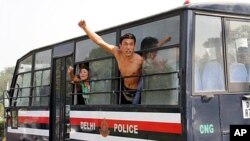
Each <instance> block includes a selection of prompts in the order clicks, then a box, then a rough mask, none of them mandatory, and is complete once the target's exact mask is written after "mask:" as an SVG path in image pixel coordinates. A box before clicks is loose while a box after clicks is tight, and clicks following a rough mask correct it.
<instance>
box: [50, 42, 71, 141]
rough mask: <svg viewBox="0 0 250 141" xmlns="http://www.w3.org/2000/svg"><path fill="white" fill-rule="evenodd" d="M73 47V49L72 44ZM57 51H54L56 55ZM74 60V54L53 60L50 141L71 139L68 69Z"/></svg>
mask: <svg viewBox="0 0 250 141" xmlns="http://www.w3.org/2000/svg"><path fill="white" fill-rule="evenodd" d="M71 47H72V48H73V45H72V44H71ZM62 48H63V47H62ZM58 50H61V51H62V50H63V51H65V48H63V49H60V47H59V49H58ZM56 51H57V50H54V53H55V52H56ZM58 52H59V53H61V52H60V51H58ZM72 58H73V57H72V54H71V55H68V56H63V57H61V56H59V57H57V56H56V57H54V58H53V73H52V75H53V76H52V97H51V102H50V104H51V105H50V106H51V113H50V116H51V119H50V120H51V122H50V123H51V124H50V125H51V127H50V137H51V138H50V140H53V141H64V140H66V139H67V138H69V132H68V131H67V129H68V128H69V127H68V125H69V124H68V123H69V109H70V107H69V105H70V103H71V101H70V100H71V98H70V92H71V89H72V88H71V87H72V85H71V84H70V83H69V77H68V76H67V68H68V67H69V66H72V65H73V61H72Z"/></svg>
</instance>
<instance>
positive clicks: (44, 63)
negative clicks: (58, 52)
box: [35, 49, 51, 70]
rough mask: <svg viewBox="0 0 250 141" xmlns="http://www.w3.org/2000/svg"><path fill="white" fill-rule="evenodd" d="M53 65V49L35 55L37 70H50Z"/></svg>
mask: <svg viewBox="0 0 250 141" xmlns="http://www.w3.org/2000/svg"><path fill="white" fill-rule="evenodd" d="M50 65H51V49H50V50H46V51H42V52H38V53H36V55H35V70H37V69H43V68H48V67H50Z"/></svg>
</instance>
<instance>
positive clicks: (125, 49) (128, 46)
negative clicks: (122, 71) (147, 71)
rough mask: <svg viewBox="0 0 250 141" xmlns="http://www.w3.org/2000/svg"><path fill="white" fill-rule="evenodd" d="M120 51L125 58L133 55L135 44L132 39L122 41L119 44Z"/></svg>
mask: <svg viewBox="0 0 250 141" xmlns="http://www.w3.org/2000/svg"><path fill="white" fill-rule="evenodd" d="M120 49H121V50H122V53H123V54H124V55H125V56H131V55H133V53H134V49H135V42H134V40H133V39H124V40H122V43H121V44H120Z"/></svg>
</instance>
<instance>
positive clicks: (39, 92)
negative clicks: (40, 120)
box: [32, 70, 50, 106]
mask: <svg viewBox="0 0 250 141" xmlns="http://www.w3.org/2000/svg"><path fill="white" fill-rule="evenodd" d="M49 84H50V70H43V71H37V72H35V75H34V89H33V101H32V105H33V106H48V104H49V103H48V96H49V94H50V85H49Z"/></svg>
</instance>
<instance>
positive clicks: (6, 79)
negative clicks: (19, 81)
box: [0, 67, 15, 101]
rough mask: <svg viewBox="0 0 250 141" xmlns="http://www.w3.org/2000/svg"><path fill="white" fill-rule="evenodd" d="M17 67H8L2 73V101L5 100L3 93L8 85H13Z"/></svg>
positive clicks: (0, 97) (0, 91)
mask: <svg viewBox="0 0 250 141" xmlns="http://www.w3.org/2000/svg"><path fill="white" fill-rule="evenodd" d="M14 69H15V67H7V68H5V69H4V70H3V71H1V72H0V80H1V81H0V101H1V99H2V98H3V96H2V95H3V92H4V90H6V86H7V83H11V80H12V76H13V73H14Z"/></svg>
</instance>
